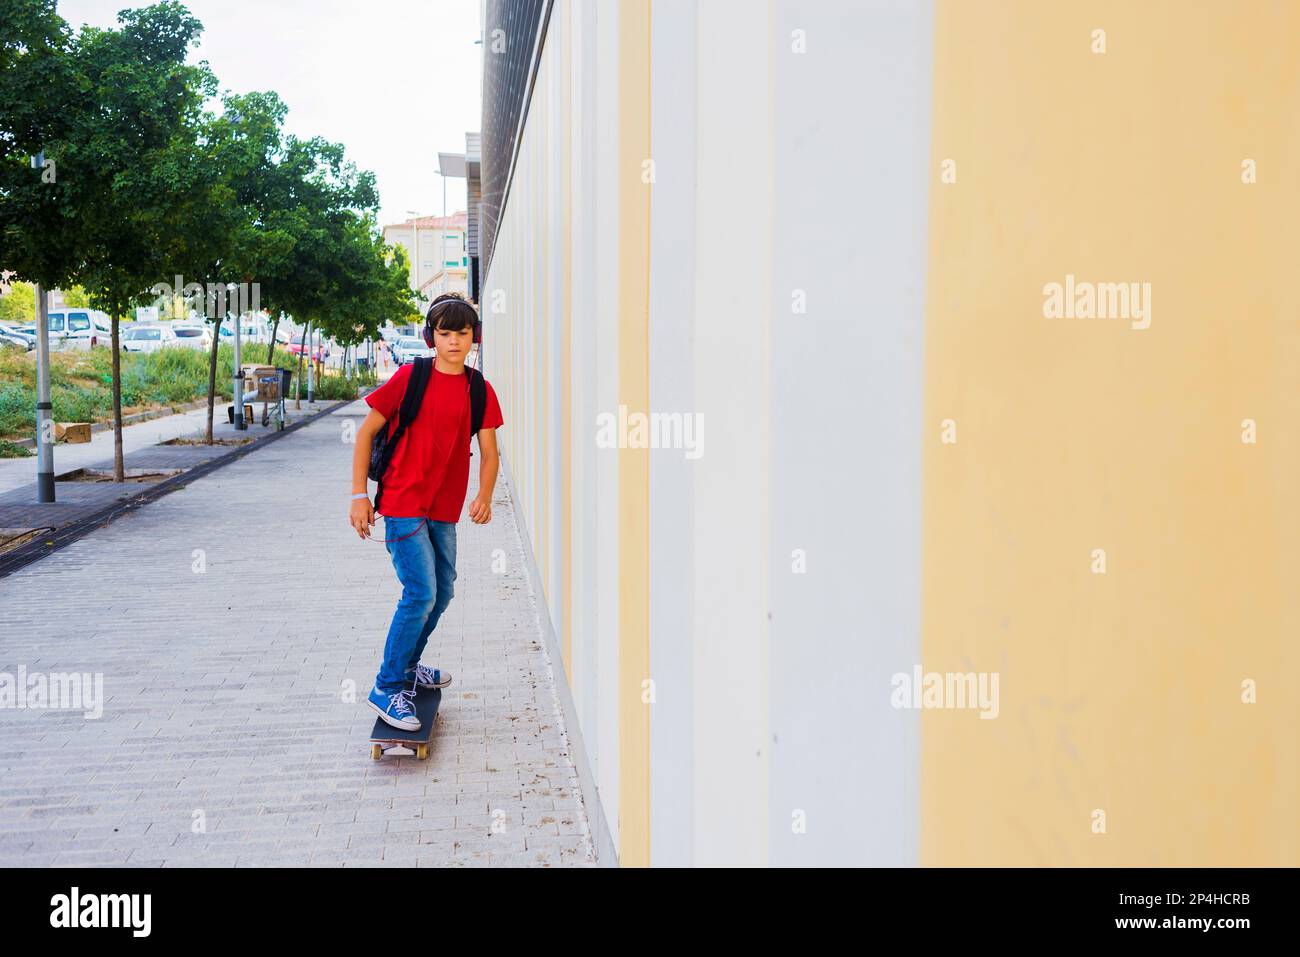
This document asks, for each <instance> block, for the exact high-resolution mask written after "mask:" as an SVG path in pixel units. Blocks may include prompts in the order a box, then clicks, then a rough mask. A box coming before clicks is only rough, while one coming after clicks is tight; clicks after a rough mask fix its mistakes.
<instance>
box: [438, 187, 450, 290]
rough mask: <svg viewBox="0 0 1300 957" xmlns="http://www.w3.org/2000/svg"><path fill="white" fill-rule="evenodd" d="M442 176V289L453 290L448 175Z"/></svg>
mask: <svg viewBox="0 0 1300 957" xmlns="http://www.w3.org/2000/svg"><path fill="white" fill-rule="evenodd" d="M438 175H439V176H441V177H442V291H443V292H451V277H450V276H448V275H447V177H446V175H445V174H443V173H439V174H438Z"/></svg>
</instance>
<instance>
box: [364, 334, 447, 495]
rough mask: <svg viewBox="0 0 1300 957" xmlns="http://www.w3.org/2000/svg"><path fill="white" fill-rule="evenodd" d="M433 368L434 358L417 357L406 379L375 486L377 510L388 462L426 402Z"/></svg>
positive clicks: (382, 493) (382, 491) (382, 492)
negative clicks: (425, 394)
mask: <svg viewBox="0 0 1300 957" xmlns="http://www.w3.org/2000/svg"><path fill="white" fill-rule="evenodd" d="M432 369H433V360H432V359H430V358H427V357H423V356H421V357H417V358H416V359H415V361H414V362H413V363H412V365H411V376H410V378H409V379H407V380H406V388H405V391H403V392H402V404H401V406H400V407H399V408H398V410H397V428H395V429H394V430H393V434H392V436H391V437H390V438H389V440H388V443H387V446H386V448H385V450H384V451H385V453H386V455H385V460H384V464H383V469H382V470H381V472H380V475H379V478H378V479H377V482H378V485H377V487H376V488H375V511H376V512H377V511H379V503H380V501H381V500H382V499H383V497H384V474H385V473H387V471H388V463H389V462H390V461H392V457H393V454H394V453H395V452H396V451H397V443H398V442H399V441H401V438H402V436H403V435H405V434H406V427H407V425H409V424H410V423H411V422H414V421H415V418H416V416H418V415H419V414H420V406H421V404H422V403H423V402H424V391H425V388H426V387H427V386H428V384H429V376H430V372H431V370H432Z"/></svg>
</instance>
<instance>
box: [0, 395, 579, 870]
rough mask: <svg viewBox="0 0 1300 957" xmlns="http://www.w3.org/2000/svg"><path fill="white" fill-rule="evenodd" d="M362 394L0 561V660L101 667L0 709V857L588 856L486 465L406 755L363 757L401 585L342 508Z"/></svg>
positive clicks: (504, 494)
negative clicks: (54, 706)
mask: <svg viewBox="0 0 1300 957" xmlns="http://www.w3.org/2000/svg"><path fill="white" fill-rule="evenodd" d="M364 412H365V405H364V403H362V402H355V403H351V404H349V405H348V406H345V407H343V408H342V409H339V410H336V412H334V413H333V414H331V415H326V416H323V417H322V418H321V419H319V420H318V421H316V422H313V423H311V424H310V425H308V426H306V427H304V428H302V429H300V430H298V431H297V432H295V433H294V434H292V435H288V436H286V437H285V438H283V439H281V440H279V441H277V442H274V443H272V444H271V445H269V446H267V447H266V448H263V449H258V450H257V451H255V452H253V453H251V454H249V455H247V456H245V457H243V458H242V459H239V460H238V461H236V462H234V463H232V464H230V465H228V466H226V467H224V468H222V469H219V470H218V471H216V472H214V473H212V474H211V475H208V476H205V477H202V478H200V479H197V480H196V481H194V482H192V483H190V484H189V485H187V486H186V487H185V488H184V489H181V490H179V491H177V492H174V493H172V494H170V495H168V496H166V497H164V498H162V499H160V500H158V501H156V502H152V503H150V504H149V505H147V506H145V507H144V508H142V509H140V510H139V511H138V512H134V513H131V514H130V515H128V516H125V517H123V518H121V519H119V520H117V521H116V522H114V523H112V524H111V525H109V526H107V527H105V528H101V529H98V530H96V531H95V532H93V533H92V534H90V535H88V536H87V537H85V538H83V539H81V540H79V541H77V542H75V543H73V544H72V545H69V546H68V547H67V548H64V549H62V550H61V551H59V552H56V553H54V554H53V555H51V556H49V557H48V558H45V559H42V560H41V561H39V562H37V563H35V564H33V565H30V566H28V567H26V568H23V569H21V570H19V571H18V572H15V573H14V574H12V575H10V576H9V577H7V578H5V579H3V580H0V672H8V673H9V674H11V675H16V674H17V673H18V669H19V668H20V667H22V668H25V669H26V671H27V673H28V674H29V675H31V674H35V673H54V672H70V671H74V670H75V671H80V672H91V673H95V672H98V673H102V675H103V698H104V702H105V703H104V708H103V716H102V717H100V718H98V719H89V720H88V719H87V718H85V717H84V716H83V714H82V712H81V711H80V710H76V711H70V710H48V711H45V712H38V711H34V710H0V866H15V865H20V866H45V865H51V864H53V865H64V864H67V865H127V866H208V865H217V866H229V865H232V864H233V865H238V866H261V865H289V864H311V865H322V866H330V865H332V866H339V865H346V866H376V865H378V866H391V865H402V866H414V865H419V866H439V865H453V866H455V865H479V866H481V865H487V864H491V865H559V864H592V863H594V854H593V850H592V846H591V840H590V836H589V831H588V827H587V820H586V815H585V813H584V811H583V807H582V802H581V795H580V793H579V790H578V780H577V773H576V771H575V769H574V767H573V764H572V761H571V760H570V757H569V751H568V745H567V739H566V737H565V734H564V731H563V726H562V719H561V715H560V711H559V705H558V702H557V700H556V696H555V688H554V683H553V678H552V673H551V665H550V662H549V660H548V657H547V654H546V651H545V647H544V645H543V642H542V636H541V633H540V631H539V627H538V621H537V608H536V600H535V599H534V598H533V596H532V595H531V593H530V589H529V587H528V583H527V580H526V570H525V568H526V566H525V563H524V556H523V554H522V552H521V550H520V542H519V536H518V533H517V530H516V527H515V524H514V514H513V509H512V507H511V503H510V499H509V495H508V489H507V487H506V485H505V482H504V480H502V481H500V482H498V485H497V495H496V501H495V503H494V506H493V509H494V518H493V521H492V524H490V525H488V526H486V527H480V526H476V525H473V524H471V523H469V522H468V521H465V522H462V524H461V525H460V527H459V529H458V536H459V541H458V560H459V578H458V579H457V582H456V597H455V598H454V599H453V601H452V604H451V606H450V607H449V608H448V610H447V612H446V614H445V615H444V616H443V618H442V621H441V622H440V623H439V626H438V630H437V631H436V632H435V633H434V637H433V639H432V640H431V641H430V645H429V651H427V652H426V653H425V663H426V664H430V665H434V666H440V667H443V668H446V669H448V670H450V671H451V672H452V673H453V675H454V676H455V683H454V684H453V685H452V686H451V688H450V689H448V690H447V691H446V692H444V694H443V703H442V709H441V712H440V713H439V716H438V719H437V727H436V729H435V732H434V735H433V740H432V750H431V753H430V757H429V759H428V760H427V761H417V760H416V759H415V758H413V757H401V758H393V757H385V758H383V759H382V760H380V761H374V760H372V759H371V757H370V749H369V744H368V738H369V734H370V728H371V725H372V723H373V714H372V713H371V712H370V711H369V710H368V709H367V708H366V707H365V705H364V704H363V703H362V702H363V700H364V697H365V694H366V692H367V691H368V690H369V688H370V686H371V684H372V682H373V679H374V673H375V671H376V669H377V666H378V661H379V656H380V653H381V651H382V647H383V640H384V636H385V634H386V632H387V627H388V621H389V618H390V616H391V614H392V610H393V607H394V605H395V603H396V601H397V598H398V595H399V592H400V586H399V585H398V584H397V581H396V579H395V578H394V576H393V574H392V567H391V564H390V562H389V558H388V555H387V553H386V552H385V550H384V547H383V545H382V544H379V543H377V542H363V541H361V540H359V539H358V538H357V537H356V534H355V533H354V532H353V531H352V530H351V529H350V528H349V527H348V525H347V523H346V519H345V510H346V505H347V501H346V495H345V493H346V487H345V486H346V470H347V464H348V462H349V460H350V456H351V446H350V445H349V444H347V443H346V442H345V441H344V440H343V430H344V427H345V425H348V424H350V425H351V426H353V427H354V426H355V425H357V424H359V423H360V420H361V417H362V416H363V414H364ZM159 421H164V420H159ZM475 463H477V458H476V459H475ZM476 472H477V469H476V468H471V473H476ZM285 479H289V480H288V481H285ZM473 481H474V478H473V477H472V478H471V483H473ZM470 494H471V495H472V494H473V488H472V487H471V492H470ZM376 534H377V535H379V536H380V537H382V535H383V525H382V523H381V524H380V525H379V526H377V528H376ZM494 558H495V559H497V567H498V568H499V567H500V562H501V559H502V558H504V561H505V568H506V570H505V572H504V573H494V571H493V562H494ZM349 692H352V693H353V696H351V697H349ZM345 699H347V700H345Z"/></svg>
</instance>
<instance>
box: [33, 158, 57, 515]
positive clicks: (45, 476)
mask: <svg viewBox="0 0 1300 957" xmlns="http://www.w3.org/2000/svg"><path fill="white" fill-rule="evenodd" d="M44 168H45V151H44V150H42V151H41V152H39V153H37V154H36V155H35V156H33V157H32V169H44ZM32 291H33V292H34V293H35V295H36V501H37V502H42V503H45V502H53V501H54V404H53V403H52V402H51V401H50V308H49V301H48V300H47V299H46V296H47V293H46V291H45V290H44V289H43V288H42V287H41V284H40V283H35V284H34V285H33V290H32Z"/></svg>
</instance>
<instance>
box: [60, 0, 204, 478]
mask: <svg viewBox="0 0 1300 957" xmlns="http://www.w3.org/2000/svg"><path fill="white" fill-rule="evenodd" d="M118 23H119V28H118V29H116V30H101V29H97V28H94V27H86V28H84V29H83V30H82V31H81V33H80V34H79V35H78V36H77V38H76V40H75V42H74V44H73V48H72V54H73V59H74V64H75V79H76V82H77V85H78V89H79V91H80V93H81V96H82V99H83V101H84V102H85V104H86V106H85V107H84V108H81V109H78V110H77V111H76V112H75V113H74V114H73V115H72V117H71V122H70V123H69V128H68V129H67V130H65V131H64V137H65V138H63V139H61V140H59V141H58V142H57V144H56V150H57V152H56V154H55V155H57V156H59V157H61V162H60V164H59V168H60V173H59V178H60V182H61V183H62V184H63V186H64V189H65V190H66V191H67V193H68V194H69V195H68V199H69V203H68V205H69V206H70V208H71V209H73V210H75V211H76V215H77V219H78V223H79V226H80V229H81V230H82V234H83V242H84V247H83V249H82V250H81V256H80V258H81V265H80V268H79V269H78V271H77V276H78V278H79V279H80V280H81V283H82V285H83V286H84V287H85V289H86V291H87V293H88V294H89V295H90V299H91V302H92V303H93V304H95V305H96V306H97V307H99V308H101V309H104V310H105V311H107V312H108V314H109V316H110V317H111V319H112V340H111V341H112V350H113V357H112V370H113V371H112V380H113V472H114V479H115V480H116V481H119V482H120V481H122V480H123V466H122V383H121V354H120V337H119V331H118V327H119V324H120V321H121V316H122V315H123V313H124V312H125V311H126V310H127V309H128V308H130V307H132V306H137V305H145V304H146V303H148V302H150V301H151V300H152V299H153V298H155V297H154V296H153V294H152V293H151V292H150V289H151V288H152V287H153V286H154V285H155V284H156V283H157V282H158V281H159V277H161V276H165V275H167V274H168V272H169V271H172V269H173V268H174V267H175V266H176V265H177V264H178V262H184V261H185V260H186V259H187V257H188V253H187V251H186V250H187V248H188V245H189V244H190V243H191V242H192V241H193V236H192V234H189V233H187V232H186V227H187V226H189V225H190V222H191V221H190V219H189V218H188V217H187V216H186V215H185V213H186V210H187V206H188V204H187V202H186V200H185V197H186V196H188V195H190V194H191V193H192V192H193V189H194V186H193V179H194V177H193V175H192V173H191V169H190V166H189V163H190V162H191V161H192V160H193V157H194V146H193V144H194V140H195V137H196V135H197V130H198V126H199V120H200V117H201V112H202V105H203V102H204V101H205V100H206V99H207V98H208V97H209V96H211V95H212V94H213V93H214V92H215V79H214V78H213V77H212V74H211V73H210V72H209V71H208V69H207V65H206V64H199V65H198V66H190V65H187V64H186V62H185V61H186V57H187V55H188V51H189V48H190V47H191V46H194V45H196V44H197V43H198V38H199V34H200V33H201V31H202V25H201V24H200V23H199V22H198V20H196V19H195V18H194V17H192V16H191V15H190V14H189V12H188V11H187V10H186V9H185V8H184V7H183V6H181V5H180V4H179V3H175V2H172V0H168V2H163V3H159V4H156V5H154V6H150V7H144V8H142V9H139V10H123V11H122V12H121V13H119V14H118Z"/></svg>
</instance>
